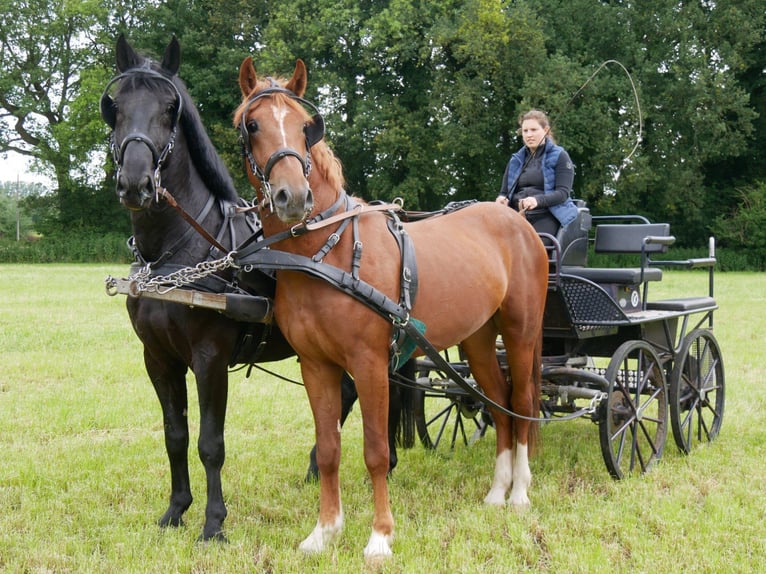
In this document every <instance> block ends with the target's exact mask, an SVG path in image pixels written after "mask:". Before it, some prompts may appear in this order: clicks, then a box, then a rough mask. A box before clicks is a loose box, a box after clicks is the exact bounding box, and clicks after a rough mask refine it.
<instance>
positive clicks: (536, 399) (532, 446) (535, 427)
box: [529, 333, 543, 456]
mask: <svg viewBox="0 0 766 574" xmlns="http://www.w3.org/2000/svg"><path fill="white" fill-rule="evenodd" d="M542 380H543V337H542V333H540V337H538V338H537V342H536V343H535V352H534V356H533V357H532V380H531V381H530V382H531V384H532V412H533V413H534V414H535V415H537V414H539V413H540V393H541V392H542ZM539 443H540V423H539V422H533V423H531V424H530V425H529V455H530V456H532V455H534V454H535V452H536V451H537V449H538V447H539Z"/></svg>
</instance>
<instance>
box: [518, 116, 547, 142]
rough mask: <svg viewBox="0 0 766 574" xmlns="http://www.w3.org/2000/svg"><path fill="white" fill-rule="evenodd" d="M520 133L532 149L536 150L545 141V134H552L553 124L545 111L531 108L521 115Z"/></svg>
mask: <svg viewBox="0 0 766 574" xmlns="http://www.w3.org/2000/svg"><path fill="white" fill-rule="evenodd" d="M519 135H520V136H521V137H522V139H523V140H524V145H526V146H527V147H528V148H529V149H530V150H532V151H534V150H535V149H537V147H538V146H539V145H540V144H541V143H543V142H544V141H545V136H550V137H551V139H553V134H552V133H551V124H550V121H549V120H548V116H547V115H546V114H545V112H541V111H540V110H529V111H528V112H526V113H524V114H522V115H521V116H520V117H519Z"/></svg>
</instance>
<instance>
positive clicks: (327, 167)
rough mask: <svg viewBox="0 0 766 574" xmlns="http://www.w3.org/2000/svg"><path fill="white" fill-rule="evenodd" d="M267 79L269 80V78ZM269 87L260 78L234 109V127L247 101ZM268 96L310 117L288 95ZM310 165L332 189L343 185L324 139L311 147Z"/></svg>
mask: <svg viewBox="0 0 766 574" xmlns="http://www.w3.org/2000/svg"><path fill="white" fill-rule="evenodd" d="M269 79H270V80H271V78H269ZM274 81H275V82H276V83H278V84H279V85H280V86H282V87H284V85H285V84H286V83H287V82H286V80H284V79H283V78H279V79H275V80H274ZM269 87H272V84H271V83H270V82H267V81H265V80H260V81H259V82H258V84H257V86H256V87H255V89H254V90H253V91H252V92H251V93H250V95H249V96H248V97H247V99H245V100H244V101H243V102H242V103H241V104H240V105H239V107H237V109H236V110H235V111H234V126H235V127H239V124H240V120H241V118H242V114H243V113H244V111H245V107H246V106H247V103H248V101H249V100H250V99H251V98H253V97H254V96H256V95H257V94H258V93H259V92H260V91H262V90H265V89H266V88H269ZM269 97H271V98H274V99H275V100H276V102H277V103H278V104H285V105H288V106H291V107H292V108H293V109H295V110H297V111H299V113H301V114H303V117H304V118H305V119H306V120H307V121H308V120H310V119H311V116H310V115H309V113H308V112H307V111H306V109H305V108H304V107H303V106H302V105H300V104H299V103H298V102H296V101H295V100H293V99H292V98H291V97H290V96H289V95H287V94H282V93H274V94H271V95H270V96H269ZM311 165H312V167H313V169H315V170H317V171H318V172H319V173H320V174H321V176H322V177H323V178H324V179H325V181H327V183H328V185H330V186H331V188H332V189H335V190H339V189H342V188H343V187H344V185H345V180H344V177H343V165H342V164H341V162H340V160H339V159H338V158H337V157H336V156H335V154H334V153H333V151H332V150H331V149H330V146H328V145H327V143H326V142H325V140H324V139H322V140H321V141H318V142H317V143H315V144H314V145H313V146H312V147H311Z"/></svg>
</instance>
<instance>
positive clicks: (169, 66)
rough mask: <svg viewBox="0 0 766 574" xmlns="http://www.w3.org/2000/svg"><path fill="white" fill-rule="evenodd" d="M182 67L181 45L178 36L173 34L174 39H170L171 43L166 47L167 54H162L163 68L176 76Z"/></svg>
mask: <svg viewBox="0 0 766 574" xmlns="http://www.w3.org/2000/svg"><path fill="white" fill-rule="evenodd" d="M180 67H181V45H180V44H179V43H178V38H176V37H175V36H173V39H172V40H170V44H168V47H167V48H165V55H164V56H162V69H163V70H165V71H166V72H168V73H169V74H170V75H171V76H175V75H176V74H177V73H178V68H180Z"/></svg>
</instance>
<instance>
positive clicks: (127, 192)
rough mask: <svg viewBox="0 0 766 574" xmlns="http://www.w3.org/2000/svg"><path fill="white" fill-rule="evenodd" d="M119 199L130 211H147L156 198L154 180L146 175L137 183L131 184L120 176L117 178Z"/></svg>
mask: <svg viewBox="0 0 766 574" xmlns="http://www.w3.org/2000/svg"><path fill="white" fill-rule="evenodd" d="M117 197H118V198H119V199H120V203H121V204H122V205H124V206H125V207H127V208H128V209H130V210H133V211H140V210H142V209H146V208H147V207H149V204H150V203H151V202H152V198H153V197H154V180H153V179H152V177H151V176H149V175H146V176H144V177H142V178H140V179H139V180H138V181H136V182H130V181H128V179H127V178H125V177H124V176H123V175H122V174H120V175H119V176H118V177H117Z"/></svg>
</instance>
